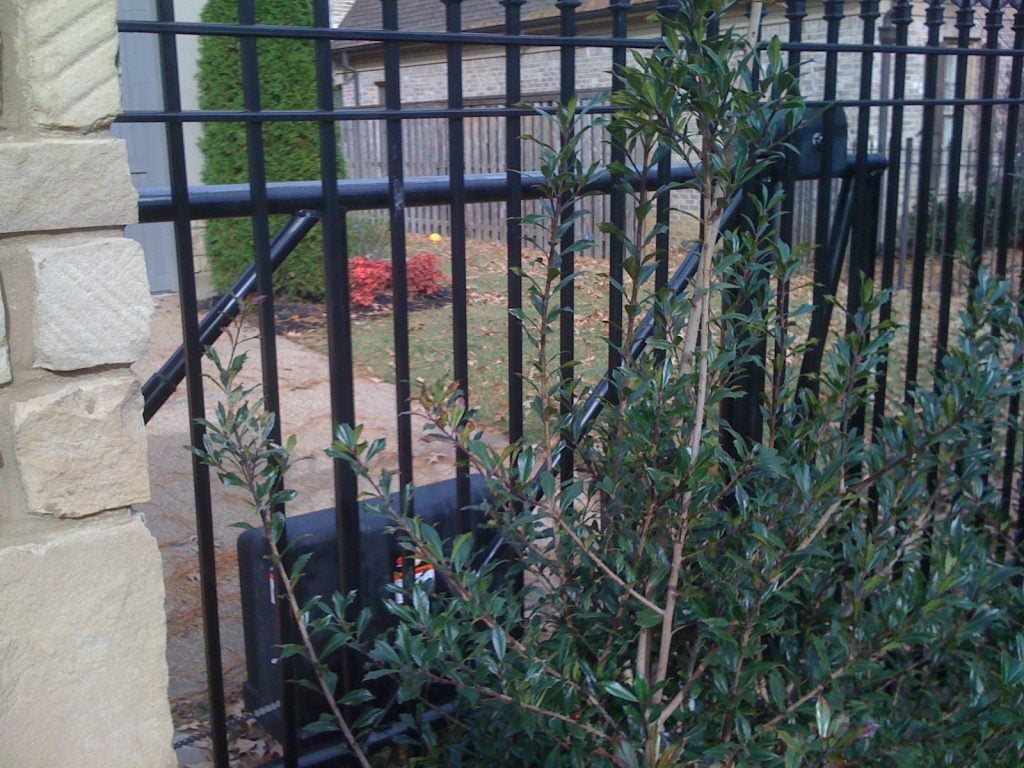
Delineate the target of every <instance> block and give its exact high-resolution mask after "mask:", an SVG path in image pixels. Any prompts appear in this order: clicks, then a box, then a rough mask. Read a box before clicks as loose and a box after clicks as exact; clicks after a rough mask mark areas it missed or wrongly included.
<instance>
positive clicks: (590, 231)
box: [342, 97, 696, 259]
mask: <svg viewBox="0 0 1024 768" xmlns="http://www.w3.org/2000/svg"><path fill="white" fill-rule="evenodd" d="M581 100H582V101H584V102H585V101H586V97H583V98H582V99H581ZM529 103H531V104H533V105H534V106H536V107H540V108H552V107H555V106H556V102H555V101H553V100H549V99H533V100H530V101H529ZM443 106H444V105H443V104H440V103H434V102H430V103H419V104H411V103H410V104H404V105H403V107H408V108H410V109H413V108H431V107H434V108H436V107H443ZM477 106H480V107H493V106H500V105H490V104H480V105H477ZM371 109H372V108H371ZM598 119H599V117H598V116H595V115H586V116H585V117H584V118H583V119H582V121H581V123H582V124H583V125H585V126H586V127H587V128H588V129H589V130H587V131H586V139H585V140H584V141H583V142H582V145H581V148H580V149H581V157H580V159H581V161H582V162H583V165H584V167H587V166H589V165H590V164H591V163H599V164H601V165H607V164H608V162H609V160H610V155H611V150H610V144H609V134H608V131H607V129H606V128H604V127H602V126H600V125H598V126H597V127H594V122H595V120H598ZM505 125H506V119H505V118H504V117H500V116H491V115H481V116H480V117H474V116H471V117H467V118H465V135H466V146H465V163H466V173H469V174H474V173H504V172H505V170H506V163H505ZM385 131H386V126H385V124H384V121H382V120H372V119H367V120H352V121H348V122H346V123H345V124H344V126H343V127H342V151H343V152H344V155H345V162H346V166H347V169H348V175H349V178H353V179H376V178H381V177H384V176H386V175H387V156H386V146H387V145H386V136H385ZM523 133H524V134H526V135H528V136H532V137H534V138H536V139H537V140H538V141H540V142H544V143H547V144H550V145H551V146H558V143H559V137H558V127H557V125H556V124H555V123H554V121H552V120H548V119H546V118H545V117H544V116H542V115H540V114H537V115H529V116H527V117H525V118H523ZM402 141H403V145H404V147H405V148H406V149H405V155H404V172H405V177H406V178H412V177H417V176H447V175H448V170H449V169H448V120H447V119H446V118H433V119H429V118H428V119H421V120H407V121H404V122H403V124H402ZM522 150H523V168H524V169H526V170H537V169H538V168H539V167H540V163H541V156H542V149H541V147H540V145H539V144H538V143H537V142H535V141H531V140H529V139H524V140H523V144H522ZM690 198H692V200H691V199H690ZM673 204H674V205H676V206H677V207H680V208H685V207H686V206H687V205H695V204H696V195H694V194H693V193H690V192H686V191H682V192H676V193H673ZM610 205H611V202H610V198H609V197H608V196H607V195H597V196H594V197H591V198H589V199H588V200H587V201H586V203H585V205H584V206H583V207H584V208H585V209H586V214H585V216H584V218H583V220H582V221H581V222H579V223H578V225H577V226H578V230H579V232H580V234H581V235H584V236H589V237H591V238H593V240H594V249H593V250H592V251H589V252H585V253H587V254H588V255H591V256H594V257H599V258H602V259H607V258H608V247H609V244H608V237H607V236H605V235H602V234H601V232H600V230H599V228H598V227H599V224H600V222H602V221H611V208H610ZM539 208H540V202H539V201H536V200H526V201H524V202H523V213H524V215H529V214H531V213H536V212H538V211H539ZM630 213H631V212H629V211H627V227H629V226H631V224H632V217H631V215H630ZM506 216H507V213H506V206H505V203H504V202H496V203H476V204H471V205H467V206H466V237H467V238H468V239H470V240H481V241H484V242H490V243H501V244H505V241H506V236H507V227H506ZM686 218H688V217H685V216H682V215H681V216H680V217H679V221H678V222H677V223H676V226H677V231H681V232H683V233H684V236H685V232H686V231H687V229H686V224H685V221H684V219H686ZM405 222H406V232H409V233H414V234H424V235H427V234H430V233H432V232H437V233H438V234H441V235H443V236H445V237H450V236H451V216H450V207H449V206H447V205H428V206H420V207H414V208H413V207H410V208H408V209H406V216H405ZM627 231H628V230H627ZM678 245H679V243H674V244H673V246H678Z"/></svg>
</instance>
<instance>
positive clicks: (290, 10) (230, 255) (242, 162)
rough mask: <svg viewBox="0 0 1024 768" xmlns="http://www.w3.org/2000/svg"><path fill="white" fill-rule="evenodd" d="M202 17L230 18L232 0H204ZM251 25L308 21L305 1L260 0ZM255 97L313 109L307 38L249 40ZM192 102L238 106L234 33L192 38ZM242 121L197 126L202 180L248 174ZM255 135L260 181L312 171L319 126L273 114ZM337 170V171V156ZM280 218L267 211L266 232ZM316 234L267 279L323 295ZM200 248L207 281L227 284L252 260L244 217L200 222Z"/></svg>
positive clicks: (284, 288) (341, 168) (301, 294)
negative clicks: (260, 152)
mask: <svg viewBox="0 0 1024 768" xmlns="http://www.w3.org/2000/svg"><path fill="white" fill-rule="evenodd" d="M202 20H203V21H205V22H219V23H237V22H238V4H237V3H236V2H235V0H209V2H207V3H206V6H205V8H204V9H203V13H202ZM256 21H257V23H259V24H276V25H286V26H310V25H312V22H313V15H312V5H311V4H310V3H295V2H292V1H291V0H262V1H261V2H260V3H257V4H256ZM257 49H258V52H259V70H260V97H261V101H262V106H263V108H264V109H307V110H311V109H316V108H317V99H316V67H315V59H314V47H313V43H312V42H311V41H302V40H284V39H268V40H259V41H258V42H257ZM197 80H198V87H199V106H200V108H201V109H204V110H240V109H243V106H244V103H243V94H242V67H241V57H240V46H239V40H238V38H233V37H209V36H208V37H203V38H201V39H200V44H199V69H198V75H197ZM245 130H246V129H245V125H244V124H242V123H236V122H212V123H207V124H205V125H204V126H203V135H202V138H201V139H200V148H201V150H202V152H203V174H202V178H203V182H204V183H206V184H237V183H246V182H248V181H249V176H248V173H249V170H248V162H247V154H246V136H245ZM263 140H264V146H265V153H266V175H267V180H268V181H308V180H313V179H319V178H320V151H319V147H320V139H319V125H318V124H317V123H316V122H309V121H307V122H285V121H273V122H268V123H265V124H264V127H263ZM338 172H339V175H340V176H344V175H345V165H344V161H343V159H342V158H341V157H340V155H339V161H338ZM285 221H286V217H283V216H272V217H271V220H270V231H271V236H273V234H274V233H275V232H276V231H277V230H278V229H279V228H280V227H281V226H283V224H284V222H285ZM322 242H323V240H322V235H321V232H320V230H319V228H317V229H315V230H314V231H312V232H310V234H309V235H307V236H306V238H305V240H304V241H303V242H302V243H300V244H299V246H298V247H297V248H296V249H295V251H294V252H293V253H292V255H291V256H290V257H289V258H288V260H287V261H286V262H285V263H284V265H283V266H282V267H281V268H280V269H279V270H278V271H277V273H276V275H275V285H276V286H277V288H278V290H279V291H280V292H281V293H282V294H283V295H285V296H287V297H290V298H295V299H310V300H319V299H322V298H323V295H324V278H323V264H322V260H323V255H322V247H323V246H322ZM206 250H207V254H208V256H209V259H210V264H211V267H212V269H213V280H214V286H215V288H216V289H217V290H219V291H225V290H227V289H228V288H230V286H231V284H232V283H233V282H234V280H235V279H236V278H237V277H238V275H239V274H241V273H242V272H243V271H244V270H245V269H246V268H247V267H248V266H249V265H250V264H252V262H253V254H254V250H253V235H252V224H251V222H250V220H249V219H214V220H211V221H209V222H208V224H207V229H206Z"/></svg>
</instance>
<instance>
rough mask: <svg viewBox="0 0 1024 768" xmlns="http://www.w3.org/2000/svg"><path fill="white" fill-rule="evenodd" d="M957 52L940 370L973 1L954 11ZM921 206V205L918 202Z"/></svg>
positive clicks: (955, 229)
mask: <svg viewBox="0 0 1024 768" xmlns="http://www.w3.org/2000/svg"><path fill="white" fill-rule="evenodd" d="M956 28H957V41H956V45H957V51H958V52H957V56H956V75H955V82H954V85H953V98H954V99H955V100H956V103H955V104H954V105H953V133H952V136H950V140H949V154H948V156H947V157H948V161H947V168H946V222H945V228H944V229H943V233H942V272H941V275H940V278H939V328H938V335H937V337H936V342H935V370H936V371H938V370H940V367H939V366H940V364H941V362H942V358H943V356H944V355H945V354H946V347H947V346H948V344H949V315H950V306H951V303H952V299H953V264H954V261H955V259H956V250H957V235H958V234H959V232H958V225H959V223H960V216H959V213H960V163H961V162H962V152H963V144H964V105H963V99H964V98H965V97H966V95H967V55H966V54H965V51H966V50H967V49H968V48H969V47H970V45H971V29H973V28H974V2H973V0H961V2H960V5H959V6H958V7H957V11H956ZM918 208H919V209H920V206H918Z"/></svg>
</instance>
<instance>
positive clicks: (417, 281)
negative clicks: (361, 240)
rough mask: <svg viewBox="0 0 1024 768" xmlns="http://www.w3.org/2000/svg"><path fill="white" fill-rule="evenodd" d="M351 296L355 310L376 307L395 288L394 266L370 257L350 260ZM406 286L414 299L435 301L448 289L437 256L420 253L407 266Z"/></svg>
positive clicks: (411, 258)
mask: <svg viewBox="0 0 1024 768" xmlns="http://www.w3.org/2000/svg"><path fill="white" fill-rule="evenodd" d="M348 263H349V275H348V280H349V295H350V297H351V300H352V306H354V307H357V308H359V309H367V308H369V307H372V306H373V305H374V304H375V303H377V301H378V300H379V299H381V298H382V297H384V294H386V293H387V292H388V291H390V290H391V288H392V279H391V278H392V272H391V262H390V261H384V260H383V259H375V258H370V257H368V256H353V257H352V258H350V259H349V262H348ZM405 270H406V286H407V288H406V289H407V290H408V292H409V295H410V296H424V297H427V298H433V297H435V296H437V295H438V294H440V293H441V292H442V291H443V290H444V288H445V279H444V275H443V274H441V270H440V269H439V268H438V266H437V256H435V255H434V254H433V253H426V252H424V253H417V254H416V255H415V256H411V257H410V258H409V259H408V260H407V261H406V265H405Z"/></svg>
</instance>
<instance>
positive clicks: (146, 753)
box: [0, 0, 176, 768]
mask: <svg viewBox="0 0 1024 768" xmlns="http://www.w3.org/2000/svg"><path fill="white" fill-rule="evenodd" d="M115 6H116V3H115V0H76V2H74V3H68V2H67V0H3V2H0V766H12V767H13V766H18V768H34V767H35V766H39V768H44V767H45V768H56V767H60V766H82V767H89V768H91V767H92V766H96V768H100V767H102V768H118V767H120V766H140V768H141V767H142V766H145V767H146V768H168V767H169V766H173V765H176V760H175V757H174V753H173V751H172V749H171V743H170V742H171V734H172V727H171V718H170V712H169V707H168V704H167V664H166V661H165V656H164V653H165V645H166V623H165V618H164V611H163V580H162V571H161V564H160V554H159V552H158V550H157V547H156V542H155V541H154V539H153V537H152V536H151V535H150V534H149V531H148V530H147V529H146V527H145V525H144V523H143V521H142V520H141V519H140V518H138V517H137V516H134V515H133V514H132V511H131V505H132V504H134V503H137V502H141V501H144V500H146V499H147V498H148V495H149V485H148V476H147V468H146V437H145V432H144V430H143V424H142V398H141V394H140V391H139V383H138V382H137V381H136V379H135V378H134V376H133V375H132V374H131V372H130V370H129V368H128V366H129V365H130V364H131V363H132V362H133V361H135V360H136V359H137V358H138V357H139V356H140V355H141V354H142V353H143V352H144V351H145V349H146V345H147V343H148V319H149V315H150V313H151V311H152V307H151V303H150V298H149V293H148V289H147V284H146V274H145V264H144V261H143V255H142V253H141V251H140V249H139V246H138V245H136V244H135V243H134V241H131V240H127V239H125V238H124V236H123V228H124V226H125V225H126V224H129V223H132V222H134V221H135V219H136V198H135V192H134V190H133V189H132V185H131V182H130V177H129V173H128V162H127V157H126V154H125V150H124V146H123V145H122V143H121V142H120V141H119V140H117V139H114V138H113V137H111V135H110V133H109V130H108V127H109V125H110V122H111V120H112V119H113V116H114V115H115V114H116V112H117V110H118V108H119V103H120V97H119V89H118V79H117V69H116V66H117V65H116V59H117V33H116V27H115Z"/></svg>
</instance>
